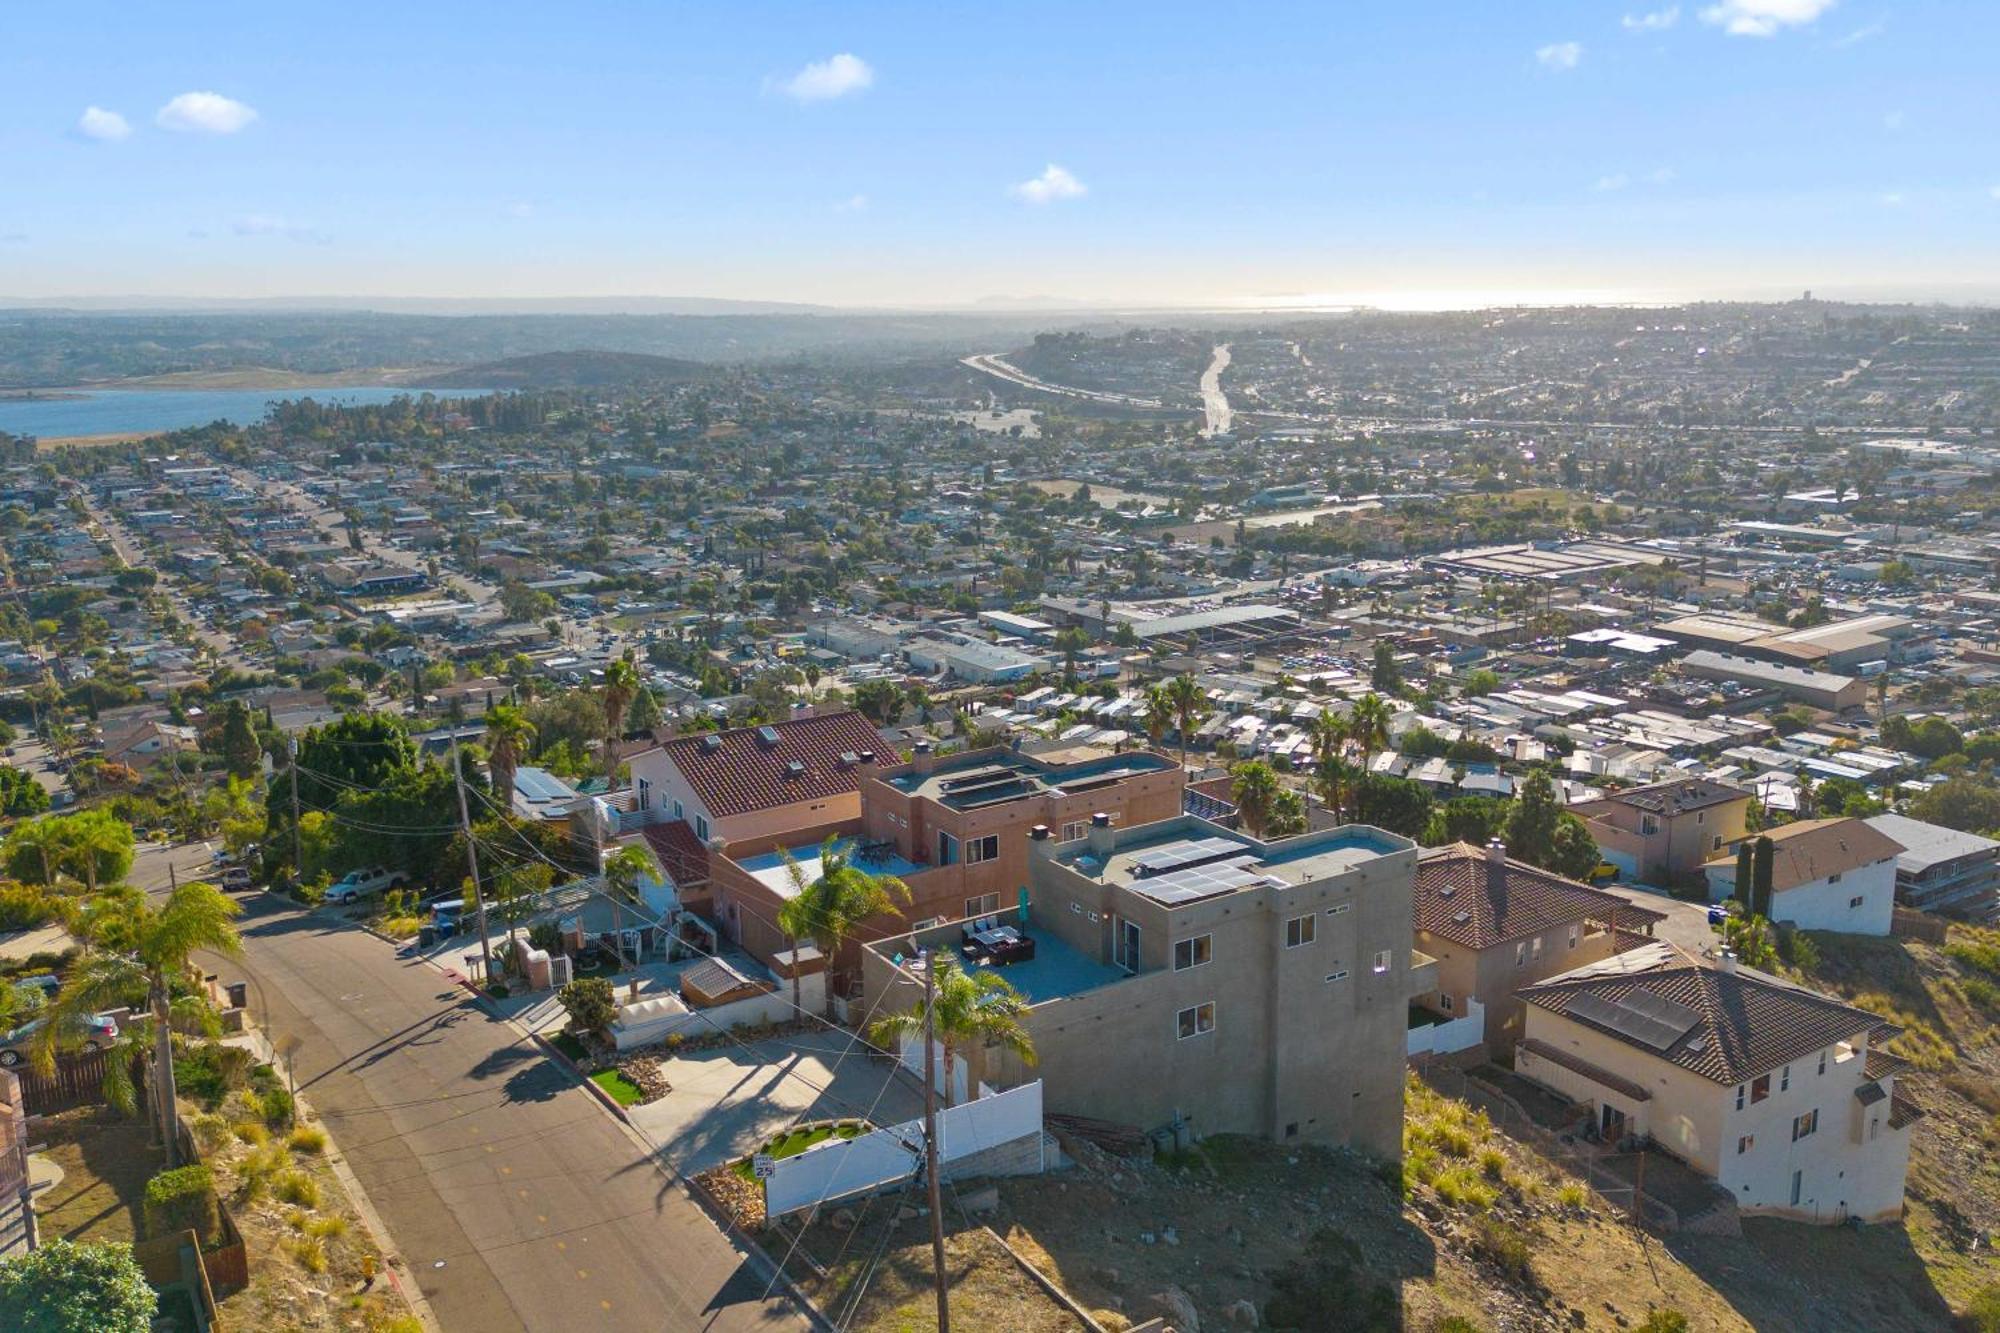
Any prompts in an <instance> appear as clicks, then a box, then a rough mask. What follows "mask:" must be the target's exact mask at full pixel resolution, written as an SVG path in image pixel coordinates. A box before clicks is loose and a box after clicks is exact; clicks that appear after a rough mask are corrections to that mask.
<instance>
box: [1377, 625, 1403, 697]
mask: <svg viewBox="0 0 2000 1333" xmlns="http://www.w3.org/2000/svg"><path fill="white" fill-rule="evenodd" d="M1368 683H1369V684H1370V685H1372V686H1373V687H1374V688H1375V689H1376V691H1378V692H1379V693H1382V694H1401V693H1402V692H1403V668H1402V666H1401V664H1400V663H1398V662H1397V661H1396V648H1395V645H1394V644H1392V643H1390V642H1389V641H1388V640H1387V639H1377V640H1375V657H1374V660H1373V662H1372V663H1371V664H1370V666H1369V671H1368Z"/></svg>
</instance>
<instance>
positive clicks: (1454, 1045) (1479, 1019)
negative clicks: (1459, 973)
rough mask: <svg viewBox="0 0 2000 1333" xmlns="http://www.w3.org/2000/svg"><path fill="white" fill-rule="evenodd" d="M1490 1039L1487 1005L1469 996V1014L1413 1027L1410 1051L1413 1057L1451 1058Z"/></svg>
mask: <svg viewBox="0 0 2000 1333" xmlns="http://www.w3.org/2000/svg"><path fill="white" fill-rule="evenodd" d="M1485 1037H1486V1006H1485V1005H1483V1004H1481V1003H1480V1002H1479V1001H1478V1000H1477V999H1474V998H1473V997H1471V996H1467V997H1466V999H1465V1012H1464V1013H1463V1014H1461V1015H1459V1016H1458V1017H1457V1018H1454V1019H1452V1020H1451V1021H1450V1022H1449V1023H1432V1024H1429V1025H1428V1026H1425V1027H1420V1028H1411V1029H1410V1032H1409V1038H1408V1046H1407V1047H1406V1049H1407V1050H1408V1053H1409V1054H1411V1055H1450V1054H1451V1053H1452V1052H1453V1051H1463V1050H1467V1049H1469V1048H1470V1047H1473V1046H1477V1045H1478V1044H1479V1043H1480V1042H1481V1041H1483V1040H1485Z"/></svg>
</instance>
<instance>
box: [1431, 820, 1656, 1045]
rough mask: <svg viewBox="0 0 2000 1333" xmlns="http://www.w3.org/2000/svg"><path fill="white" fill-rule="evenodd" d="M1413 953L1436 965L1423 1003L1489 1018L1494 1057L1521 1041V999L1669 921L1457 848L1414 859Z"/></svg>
mask: <svg viewBox="0 0 2000 1333" xmlns="http://www.w3.org/2000/svg"><path fill="white" fill-rule="evenodd" d="M1415 895H1416V897H1415V905H1414V907H1413V909H1412V910H1413V919H1414V922H1415V927H1416V945H1417V948H1418V949H1419V950H1420V951H1422V952H1423V953H1426V954H1428V955H1430V956H1431V957H1432V958H1435V959H1437V989H1436V990H1434V991H1431V992H1429V993H1428V994H1426V995H1422V996H1419V997H1418V1003H1420V1004H1422V1005H1423V1006H1424V1007H1426V1008H1429V1009H1433V1010H1435V1011H1436V1012H1438V1013H1439V1014H1442V1015H1443V1016H1445V1017H1446V1018H1448V1019H1449V1018H1458V1017H1460V1016H1462V1015H1464V1014H1467V1013H1471V1012H1474V1006H1473V1003H1472V1002H1475V1001H1476V1002H1477V1005H1478V1006H1479V1007H1480V1008H1482V1009H1483V1010H1484V1011H1485V1021H1486V1034H1485V1037H1486V1045H1487V1048H1488V1050H1489V1051H1495V1052H1497V1051H1501V1050H1504V1049H1506V1048H1509V1047H1511V1046H1512V1045H1513V1044H1514V1043H1515V1042H1516V1041H1518V1040H1520V1037H1521V1022H1522V1006H1521V1001H1520V1000H1519V999H1518V998H1517V997H1516V995H1515V992H1517V991H1518V990H1520V988H1521V987H1523V986H1525V985H1529V984H1531V983H1533V982H1537V981H1541V980H1544V979H1545V978H1548V977H1552V976H1555V975H1557V974H1558V973H1562V972H1567V971H1569V970H1570V969H1571V968H1574V967H1578V966H1580V965H1582V964H1584V963H1593V962H1596V961H1597V960H1598V959H1600V958H1608V957H1610V956H1611V955H1612V954H1614V953H1618V952H1620V951H1621V950H1623V949H1628V948H1632V947H1634V946H1635V945H1636V944H1639V943H1643V942H1644V937H1645V936H1647V935H1650V934H1651V933H1652V930H1653V927H1654V926H1655V925H1657V924H1658V923H1659V922H1661V921H1664V920H1666V914H1665V913H1663V912H1655V911H1652V910H1651V909H1649V908H1644V907H1639V906H1636V905H1635V904H1633V903H1632V902H1630V901H1629V900H1627V899H1625V898H1623V897H1621V896H1619V895H1618V894H1615V893H1606V892H1604V891H1603V890H1601V889H1593V888H1590V887H1589V886H1587V885H1583V884H1578V883H1576V882H1575V881H1573V880H1567V879H1564V878H1563V877H1562V876H1560V875H1555V874H1551V873H1550V872H1549V871H1546V870H1543V869H1540V868H1539V867H1537V866H1531V865H1526V864H1524V863H1522V862H1520V861H1515V860H1513V859H1511V858H1510V857H1508V855H1507V849H1506V848H1505V847H1503V846H1502V845H1501V844H1500V843H1498V842H1495V843H1492V844H1490V845H1488V846H1486V847H1474V846H1472V845H1471V844H1469V843H1463V842H1458V843H1452V844H1450V845H1449V846H1445V847H1433V848H1430V849H1428V850H1426V851H1425V852H1424V853H1423V854H1422V855H1421V857H1420V858H1419V860H1418V861H1417V878H1416V887H1415Z"/></svg>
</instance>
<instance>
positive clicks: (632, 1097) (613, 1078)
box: [590, 1069, 646, 1106]
mask: <svg viewBox="0 0 2000 1333" xmlns="http://www.w3.org/2000/svg"><path fill="white" fill-rule="evenodd" d="M590 1081H591V1082H592V1083H595V1084H596V1085H597V1086H598V1087H600V1088H602V1089H604V1090H605V1091H606V1092H608V1093H610V1094H611V1100H612V1101H614V1102H617V1103H618V1104H619V1105H620V1106H637V1105H638V1104H639V1101H640V1099H641V1098H642V1097H644V1096H645V1095H646V1094H645V1093H643V1092H641V1091H639V1085H638V1084H636V1083H634V1082H633V1081H632V1080H631V1079H629V1078H626V1077H625V1075H624V1074H622V1073H620V1072H619V1071H618V1070H616V1069H604V1070H600V1071H598V1072H597V1073H595V1074H592V1075H591V1076H590Z"/></svg>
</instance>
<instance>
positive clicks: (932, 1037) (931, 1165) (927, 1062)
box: [917, 951, 951, 1333]
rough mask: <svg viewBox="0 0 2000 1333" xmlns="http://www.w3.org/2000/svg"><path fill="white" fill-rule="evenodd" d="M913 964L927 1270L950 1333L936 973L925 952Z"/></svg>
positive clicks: (940, 1318)
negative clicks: (919, 1020)
mask: <svg viewBox="0 0 2000 1333" xmlns="http://www.w3.org/2000/svg"><path fill="white" fill-rule="evenodd" d="M917 963H918V965H919V966H921V967H922V968H923V969H924V1181H925V1184H926V1186H927V1187H928V1188H929V1190H930V1196H931V1198H930V1203H931V1269H932V1272H933V1275H934V1278H935V1281H936V1283H937V1324H938V1333H951V1307H950V1305H949V1303H948V1302H947V1301H946V1299H945V1283H944V1198H943V1194H942V1192H941V1190H940V1189H939V1187H938V1146H937V1014H936V1009H935V1006H934V1005H933V1003H932V1001H933V1000H934V999H935V998H936V995H937V969H936V968H935V967H933V966H932V961H931V955H930V953H929V951H925V952H924V953H923V954H921V955H920V956H919V957H918V959H917ZM946 1076H947V1077H949V1076H950V1075H949V1073H947V1075H946Z"/></svg>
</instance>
